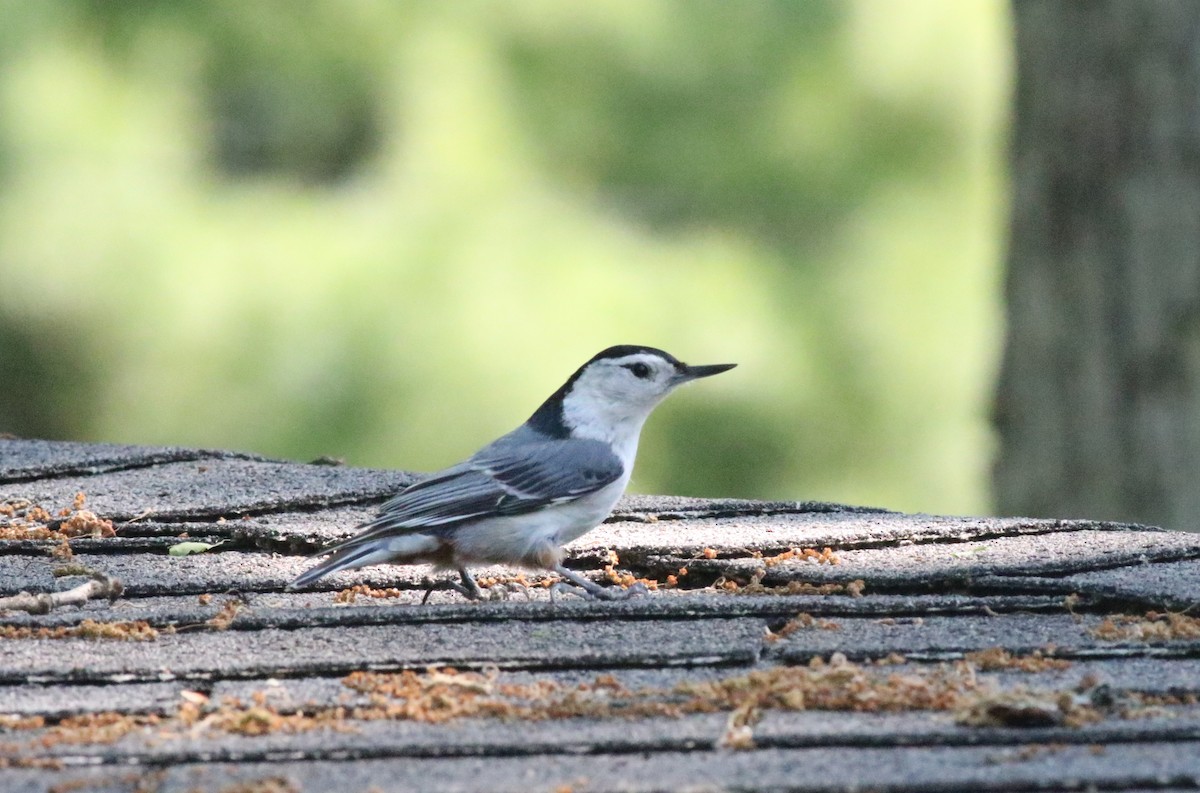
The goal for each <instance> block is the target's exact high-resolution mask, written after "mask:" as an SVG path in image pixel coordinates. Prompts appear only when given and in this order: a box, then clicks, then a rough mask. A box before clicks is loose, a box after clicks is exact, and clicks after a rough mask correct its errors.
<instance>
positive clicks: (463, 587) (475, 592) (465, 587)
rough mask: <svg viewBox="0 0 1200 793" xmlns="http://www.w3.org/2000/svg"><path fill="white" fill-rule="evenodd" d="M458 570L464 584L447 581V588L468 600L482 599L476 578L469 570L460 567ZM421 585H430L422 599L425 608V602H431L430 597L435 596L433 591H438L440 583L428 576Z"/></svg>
mask: <svg viewBox="0 0 1200 793" xmlns="http://www.w3.org/2000/svg"><path fill="white" fill-rule="evenodd" d="M457 570H458V575H459V576H460V577H461V578H462V583H461V584H457V583H455V582H453V581H447V582H445V583H446V586H447V587H449V588H450V589H453V590H454V591H455V592H457V593H458V594H460V595H462V596H463V597H465V598H467V599H468V600H479V599H480V598H481V597H483V592H482V591H481V590H480V589H479V584H477V583H476V582H475V578H474V577H473V576H472V575H471V574H470V573H468V572H467V568H465V567H459V568H457ZM421 583H422V584H427V585H428V589H426V590H425V597H423V598H421V605H422V606H424V605H425V602H426V601H427V600H429V596H430V595H432V594H433V590H435V589H437V585H438V582H437V581H434V580H433V579H431V578H429V577H428V576H426V577H425V580H423V581H422V582H421Z"/></svg>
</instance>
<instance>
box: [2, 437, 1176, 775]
mask: <svg viewBox="0 0 1200 793" xmlns="http://www.w3.org/2000/svg"><path fill="white" fill-rule="evenodd" d="M411 481H413V476H412V475H410V474H405V473H401V472H393V471H371V470H364V469H355V468H346V467H331V466H324V465H305V464H297V463H287V462H279V461H272V460H266V459H262V458H257V457H253V456H250V455H238V454H230V453H225V452H218V451H198V450H189V449H171V448H144V447H132V446H107V445H94V444H79V443H57V442H44V441H24V440H0V504H7V505H8V512H10V513H11V514H8V515H4V514H0V532H3V533H0V537H7V539H0V598H4V597H7V596H11V595H15V594H17V593H18V592H21V591H32V592H50V591H55V590H65V589H69V588H71V587H73V586H76V585H78V584H80V583H82V582H83V581H85V580H86V571H88V570H91V571H96V572H99V573H103V574H105V575H107V576H109V577H111V578H116V579H119V580H120V582H121V583H122V585H123V587H124V591H123V593H122V594H121V596H120V597H118V598H116V599H115V600H113V601H112V602H108V601H106V600H99V601H96V600H93V601H90V602H88V603H86V604H85V605H83V606H79V607H76V606H64V607H61V608H57V609H54V610H53V611H51V612H50V613H48V614H29V613H26V612H24V611H0V789H2V790H5V791H8V790H51V789H56V790H60V791H65V790H85V791H93V790H95V791H108V790H114V791H115V790H123V791H128V790H134V789H137V790H158V791H164V793H166V792H167V791H189V790H196V789H198V790H229V791H234V790H238V791H250V790H259V791H264V793H265V792H266V791H289V790H295V791H299V790H305V791H321V792H322V793H324V792H326V791H342V790H350V791H367V790H371V789H379V790H401V789H411V790H416V789H419V790H430V791H433V790H448V791H449V790H462V791H469V790H488V791H556V790H560V791H566V790H570V791H593V790H597V791H598V790H630V791H650V790H714V789H737V790H760V789H761V790H837V789H861V788H871V789H877V790H897V791H899V790H925V789H930V788H936V789H947V790H949V789H962V788H967V787H972V788H980V789H988V790H1023V789H1030V788H1038V789H1046V788H1068V787H1070V788H1075V787H1087V786H1093V787H1095V788H1098V789H1105V790H1109V789H1131V790H1132V789H1138V788H1146V789H1150V788H1153V789H1169V788H1179V789H1183V788H1189V787H1194V786H1196V785H1200V751H1198V749H1200V706H1198V705H1197V704H1196V698H1197V696H1200V620H1196V619H1193V618H1192V617H1191V616H1190V612H1189V609H1194V608H1195V607H1196V606H1197V605H1200V534H1186V533H1171V532H1164V531H1160V530H1157V529H1154V528H1150V527H1143V526H1131V525H1122V524H1112V523H1102V522H1095V521H1086V520H1070V521H1067V520H1058V521H1051V520H1030V519H1011V518H959V517H943V516H930V515H906V514H900V513H895V512H888V511H885V510H875V509H866V508H852V507H842V506H839V505H833V504H824V503H815V502H771V503H766V502H751V501H741V500H704V499H682V498H668V497H645V496H634V497H629V498H626V499H625V500H624V501H623V502H622V503H621V505H620V506H619V508H618V510H617V511H616V513H615V514H614V516H613V518H612V519H611V520H610V522H608V523H606V524H605V525H603V526H601V527H599V528H598V529H596V530H595V531H593V532H591V533H589V534H587V535H586V536H585V537H583V538H581V539H580V540H579V541H577V542H576V543H574V544H573V545H572V546H571V551H572V555H571V557H570V560H569V562H568V564H569V565H570V566H572V567H574V568H576V569H579V570H581V571H583V572H584V573H585V574H587V575H591V576H593V577H595V578H597V580H601V581H607V580H608V579H609V578H610V574H609V572H607V571H606V570H605V568H606V567H608V566H610V565H611V572H612V573H614V574H618V575H621V574H625V573H628V574H630V575H632V576H634V577H638V578H645V579H647V580H649V581H652V582H654V583H655V584H657V585H658V586H659V588H658V589H657V590H655V591H652V592H650V593H649V594H647V595H645V596H642V597H637V598H633V599H630V600H627V601H621V602H611V603H610V602H587V601H583V600H580V599H577V598H573V597H571V596H569V595H568V596H562V597H558V598H555V599H554V600H553V601H552V600H551V598H550V593H549V591H548V590H547V589H545V588H543V587H541V586H538V584H539V583H540V582H541V581H542V580H543V579H544V577H543V576H542V575H540V574H537V573H526V574H525V575H526V581H527V582H528V583H530V584H531V585H532V586H530V588H528V589H524V590H523V589H521V588H520V587H517V586H510V587H508V588H505V587H503V586H501V585H500V583H501V581H498V582H497V584H496V585H494V586H493V587H492V588H490V589H489V590H488V592H489V593H490V594H491V595H493V596H494V597H495V599H494V600H489V601H487V602H482V603H468V602H464V601H463V600H462V599H461V598H460V597H459V596H458V595H456V594H454V593H453V592H449V591H446V590H438V591H436V592H435V593H434V594H433V596H432V597H431V598H430V602H429V604H427V605H424V606H422V605H420V599H421V596H422V595H423V593H424V586H423V579H424V577H425V576H426V575H427V574H428V572H429V571H428V570H426V569H423V568H419V567H418V568H388V567H375V568H368V569H366V570H361V571H354V572H350V573H342V574H338V575H336V576H332V577H330V578H329V579H326V580H323V581H321V582H319V583H318V584H317V588H316V589H314V590H310V591H304V592H294V593H293V592H284V591H283V587H284V585H285V584H286V583H287V582H288V581H290V580H291V579H292V578H293V577H294V576H295V575H296V574H297V573H298V572H300V571H301V570H302V569H304V568H305V567H307V566H308V565H309V564H311V560H310V559H309V558H308V554H309V553H311V552H312V551H313V550H315V549H316V548H319V547H320V546H321V545H322V544H324V543H326V542H328V541H331V540H334V539H339V538H341V537H344V536H347V535H348V534H350V533H351V532H352V531H353V529H354V526H355V525H356V523H357V522H358V521H361V520H362V519H363V518H365V517H366V516H368V515H369V514H370V513H371V511H372V509H373V507H374V506H376V505H377V504H378V503H379V502H380V501H382V500H383V499H385V498H386V497H387V496H388V495H390V494H391V493H392V492H394V491H395V490H396V489H397V488H399V487H401V486H403V485H405V484H407V483H409V482H411ZM78 493H83V494H84V499H85V503H82V504H81V503H77V502H76V494H78ZM31 504H36V505H40V506H42V507H43V508H45V509H46V510H47V511H48V512H49V513H50V515H49V516H44V518H43V519H42V520H41V521H40V522H39V521H37V520H35V519H34V517H35V516H34V514H33V513H32V512H31V510H30V505H31ZM80 508H82V509H86V510H90V511H91V512H94V513H95V514H96V515H97V516H98V517H99V519H101V520H102V521H103V520H107V521H110V522H111V524H112V527H113V529H114V531H113V532H111V536H81V537H76V538H73V539H71V540H70V543H69V547H70V552H69V555H68V554H67V553H66V552H64V551H63V549H62V542H61V539H60V538H59V537H58V536H57V535H54V536H51V537H49V538H46V537H44V535H45V534H46V532H45V531H42V532H40V533H39V532H37V531H33V530H32V529H35V528H36V527H37V526H40V525H45V524H46V523H47V520H46V519H45V518H46V517H48V518H53V519H54V520H56V521H62V520H68V519H69V518H70V517H71V516H74V515H77V514H78V511H79V509H80ZM63 509H65V510H67V511H68V512H67V514H66V515H59V511H60V510H63ZM87 525H91V524H87ZM49 528H50V529H51V530H53V529H56V528H59V525H58V523H55V522H50V523H49ZM100 534H110V532H100ZM181 535H186V539H188V540H196V541H203V542H207V543H213V544H215V547H213V548H212V549H211V550H208V551H207V552H204V553H200V554H196V555H191V556H183V557H180V556H172V555H170V554H169V553H168V549H169V548H170V547H171V546H173V545H175V544H176V543H179V542H181V541H183V538H182V537H181ZM826 548H828V549H830V550H829V551H828V552H826V551H825V549H826ZM806 549H808V550H807V551H806ZM52 551H53V552H54V553H52ZM55 553H56V554H57V555H55ZM614 554H615V557H616V560H617V561H616V562H615V563H614V561H613V555H614ZM683 571H686V573H685V572H683ZM64 572H65V573H67V575H63V573H64ZM475 572H477V573H478V574H479V575H480V577H481V578H483V579H488V578H497V579H501V580H511V578H512V576H513V575H514V573H515V572H516V571H512V570H504V569H501V568H496V569H491V570H478V571H475ZM668 577H671V578H670V579H669V578H668ZM669 581H673V582H674V583H673V584H672V583H668V582H669ZM351 587H357V588H356V589H350V588H351ZM138 785H140V786H141V787H138Z"/></svg>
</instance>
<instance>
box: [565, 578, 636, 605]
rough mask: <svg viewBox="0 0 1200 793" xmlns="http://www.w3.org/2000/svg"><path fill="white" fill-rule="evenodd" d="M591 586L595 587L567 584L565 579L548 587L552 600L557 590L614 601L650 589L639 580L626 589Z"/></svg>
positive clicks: (592, 598) (587, 598) (590, 598)
mask: <svg viewBox="0 0 1200 793" xmlns="http://www.w3.org/2000/svg"><path fill="white" fill-rule="evenodd" d="M592 586H594V587H595V589H592V588H591V587H582V586H576V585H575V584H568V583H567V582H566V581H559V582H558V583H557V584H554V585H553V586H551V587H550V601H551V602H554V595H555V594H556V593H558V592H564V593H568V594H572V595H578V596H579V597H581V598H584V599H585V600H610V601H615V600H629V599H630V598H632V597H637V596H639V595H645V594H647V593H649V591H650V590H649V589H647V588H646V585H645V584H643V583H642V582H641V581H638V582H637V583H635V584H633V586H631V587H629V588H627V589H621V588H619V587H602V586H600V585H599V584H593V585H592Z"/></svg>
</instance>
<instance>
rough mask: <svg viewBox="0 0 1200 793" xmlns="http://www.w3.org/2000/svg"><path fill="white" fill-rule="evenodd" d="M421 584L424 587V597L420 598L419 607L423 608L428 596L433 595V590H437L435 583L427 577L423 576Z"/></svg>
mask: <svg viewBox="0 0 1200 793" xmlns="http://www.w3.org/2000/svg"><path fill="white" fill-rule="evenodd" d="M421 583H422V584H425V585H426V588H425V597H423V598H421V605H422V606H424V605H425V603H426V602H427V601H428V600H429V596H430V595H432V594H433V590H435V589H437V581H434V580H433V579H432V578H430V577H429V576H425V577H424V578H423V579H421Z"/></svg>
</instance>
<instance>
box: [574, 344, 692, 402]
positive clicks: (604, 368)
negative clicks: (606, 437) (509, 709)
mask: <svg viewBox="0 0 1200 793" xmlns="http://www.w3.org/2000/svg"><path fill="white" fill-rule="evenodd" d="M683 372H684V370H681V369H679V368H678V367H677V366H676V365H675V363H674V362H673V361H668V360H666V359H664V358H662V357H660V356H658V355H654V354H653V353H646V352H639V353H634V354H632V355H625V356H622V357H620V358H601V359H600V360H598V361H593V362H592V363H591V364H590V365H589V366H588V367H587V368H586V369H584V370H583V372H582V373H581V374H580V375H579V379H578V380H576V381H575V385H574V387H573V388H572V389H571V392H570V393H569V394H568V395H567V397H566V402H568V403H570V402H575V403H577V404H579V406H580V407H582V406H583V403H587V404H588V405H589V407H590V408H591V410H593V411H594V412H597V413H599V414H611V415H613V416H614V417H616V416H620V415H624V414H628V416H629V417H630V418H633V417H635V416H641V417H645V416H646V415H647V414H648V413H649V412H650V411H651V410H652V409H653V408H654V406H655V405H657V404H658V403H659V402H661V401H662V399H663V397H665V396H666V395H667V394H669V393H670V392H671V390H672V389H674V388H675V386H677V385H679V384H680V383H682V382H684V380H685V379H686V377H685V376H684V373H683Z"/></svg>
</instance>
